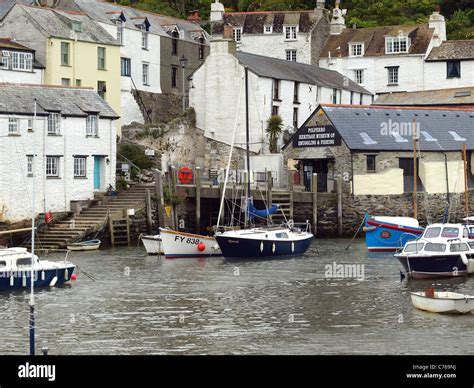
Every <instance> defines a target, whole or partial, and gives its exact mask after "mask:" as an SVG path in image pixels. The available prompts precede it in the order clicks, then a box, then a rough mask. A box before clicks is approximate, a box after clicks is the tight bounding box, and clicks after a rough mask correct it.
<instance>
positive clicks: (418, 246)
mask: <svg viewBox="0 0 474 388" xmlns="http://www.w3.org/2000/svg"><path fill="white" fill-rule="evenodd" d="M424 246H425V244H424V243H419V242H417V243H413V244H407V246H406V247H405V249H404V250H403V251H404V252H409V253H412V252H419V251H421V250H422V249H423V247H424Z"/></svg>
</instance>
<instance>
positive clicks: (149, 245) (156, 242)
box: [140, 234, 164, 255]
mask: <svg viewBox="0 0 474 388" xmlns="http://www.w3.org/2000/svg"><path fill="white" fill-rule="evenodd" d="M140 240H142V243H143V246H144V247H145V249H146V253H148V254H149V255H162V254H163V253H164V251H163V244H162V243H161V236H160V235H159V234H150V235H142V236H140Z"/></svg>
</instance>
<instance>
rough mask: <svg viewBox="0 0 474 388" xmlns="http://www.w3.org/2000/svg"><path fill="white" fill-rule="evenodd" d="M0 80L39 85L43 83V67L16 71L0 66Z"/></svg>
mask: <svg viewBox="0 0 474 388" xmlns="http://www.w3.org/2000/svg"><path fill="white" fill-rule="evenodd" d="M0 82H9V83H15V84H35V85H41V84H42V83H43V69H33V71H16V70H5V69H1V68H0Z"/></svg>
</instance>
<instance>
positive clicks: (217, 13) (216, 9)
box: [210, 0, 224, 23]
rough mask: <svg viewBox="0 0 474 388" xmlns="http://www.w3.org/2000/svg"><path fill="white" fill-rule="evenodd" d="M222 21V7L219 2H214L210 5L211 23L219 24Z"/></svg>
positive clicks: (217, 0)
mask: <svg viewBox="0 0 474 388" xmlns="http://www.w3.org/2000/svg"><path fill="white" fill-rule="evenodd" d="M223 21H224V5H223V4H221V3H219V0H216V1H215V2H214V3H212V4H211V17H210V22H211V23H220V22H223Z"/></svg>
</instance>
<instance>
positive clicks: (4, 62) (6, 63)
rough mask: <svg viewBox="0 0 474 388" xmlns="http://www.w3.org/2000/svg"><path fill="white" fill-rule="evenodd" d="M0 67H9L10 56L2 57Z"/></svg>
mask: <svg viewBox="0 0 474 388" xmlns="http://www.w3.org/2000/svg"><path fill="white" fill-rule="evenodd" d="M2 67H3V68H4V69H8V68H9V67H10V58H9V57H2Z"/></svg>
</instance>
